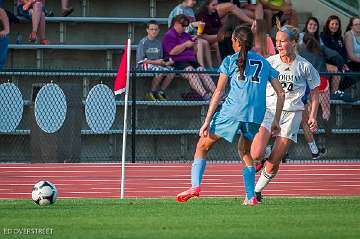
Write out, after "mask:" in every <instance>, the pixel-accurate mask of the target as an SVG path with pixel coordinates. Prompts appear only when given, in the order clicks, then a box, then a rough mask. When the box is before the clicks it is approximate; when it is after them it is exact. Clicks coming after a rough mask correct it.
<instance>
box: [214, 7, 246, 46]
mask: <svg viewBox="0 0 360 239" xmlns="http://www.w3.org/2000/svg"><path fill="white" fill-rule="evenodd" d="M239 24H240V19H239V17H238V16H236V15H235V14H233V13H230V14H228V15H226V17H225V20H224V24H223V25H222V26H221V28H220V30H219V33H218V37H217V38H218V41H224V39H225V38H228V37H231V35H232V34H233V32H234V29H235V27H236V26H238V25H239Z"/></svg>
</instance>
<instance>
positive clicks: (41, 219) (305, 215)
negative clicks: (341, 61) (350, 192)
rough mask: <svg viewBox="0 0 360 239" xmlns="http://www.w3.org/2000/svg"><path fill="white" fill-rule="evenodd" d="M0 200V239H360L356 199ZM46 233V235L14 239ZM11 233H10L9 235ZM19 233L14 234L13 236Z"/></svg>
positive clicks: (359, 204) (359, 207)
mask: <svg viewBox="0 0 360 239" xmlns="http://www.w3.org/2000/svg"><path fill="white" fill-rule="evenodd" d="M265 200H266V201H265V202H264V203H263V204H262V205H259V206H256V207H245V206H242V205H241V203H242V199H240V198H200V199H193V200H190V201H189V202H188V203H186V204H179V203H176V202H175V200H174V199H126V200H122V201H121V200H119V199H60V200H58V201H57V202H56V203H55V204H54V205H52V206H48V207H40V206H38V205H35V204H34V203H33V202H32V201H31V200H0V215H1V216H0V230H1V231H0V238H126V239H128V238H157V239H161V238H171V239H176V238H207V239H210V238H216V239H219V238H242V239H245V238H251V239H254V238H267V239H269V238H301V239H304V238H327V239H329V238H342V239H344V238H360V197H319V198H316V197H315V198H277V197H272V198H266V199H265ZM21 228H25V229H28V228H29V229H33V228H50V229H52V234H48V235H39V234H37V235H32V234H31V233H30V234H29V235H19V234H17V235H15V234H16V232H15V230H17V229H21ZM11 230H12V231H11ZM17 232H18V231H17Z"/></svg>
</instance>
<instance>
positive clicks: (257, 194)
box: [255, 192, 263, 203]
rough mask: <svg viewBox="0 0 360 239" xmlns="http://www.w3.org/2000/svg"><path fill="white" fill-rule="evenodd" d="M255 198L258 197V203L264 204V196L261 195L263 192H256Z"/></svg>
mask: <svg viewBox="0 0 360 239" xmlns="http://www.w3.org/2000/svg"><path fill="white" fill-rule="evenodd" d="M255 197H256V200H257V202H258V203H261V202H262V198H263V197H262V195H261V192H255Z"/></svg>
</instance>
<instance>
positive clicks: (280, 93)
mask: <svg viewBox="0 0 360 239" xmlns="http://www.w3.org/2000/svg"><path fill="white" fill-rule="evenodd" d="M270 82H271V86H272V87H273V88H274V91H275V93H276V95H277V100H276V112H275V117H274V121H273V123H272V126H271V132H272V133H273V134H277V133H278V132H279V130H280V125H279V121H280V117H281V112H282V109H283V106H284V102H285V91H284V89H283V88H282V86H281V83H280V81H279V80H278V79H273V80H272V81H270Z"/></svg>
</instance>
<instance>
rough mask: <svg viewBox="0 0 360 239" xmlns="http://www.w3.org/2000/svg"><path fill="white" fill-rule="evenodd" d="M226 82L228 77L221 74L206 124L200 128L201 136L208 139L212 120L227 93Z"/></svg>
mask: <svg viewBox="0 0 360 239" xmlns="http://www.w3.org/2000/svg"><path fill="white" fill-rule="evenodd" d="M226 82H227V76H226V75H225V74H223V73H220V76H219V80H218V83H217V86H216V89H215V91H214V94H213V96H212V97H211V100H210V104H209V109H208V112H207V114H206V118H205V122H204V124H203V125H202V126H201V128H200V132H199V135H200V136H204V137H206V136H207V135H208V129H209V124H210V121H211V118H212V116H213V114H214V112H215V110H216V108H217V107H218V105H219V102H220V99H221V97H222V95H223V94H224V92H225V86H226Z"/></svg>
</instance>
